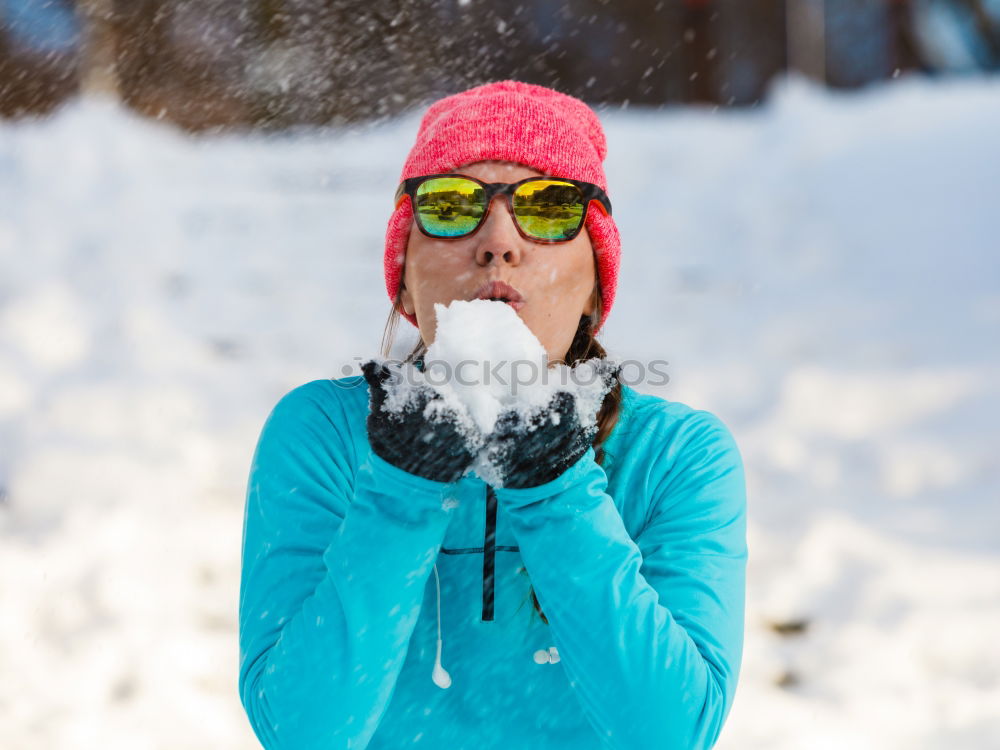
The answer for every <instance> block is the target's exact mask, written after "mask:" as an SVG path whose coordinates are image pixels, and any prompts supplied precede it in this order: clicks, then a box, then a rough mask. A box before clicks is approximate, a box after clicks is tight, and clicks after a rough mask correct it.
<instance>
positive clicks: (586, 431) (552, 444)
mask: <svg viewBox="0 0 1000 750" xmlns="http://www.w3.org/2000/svg"><path fill="white" fill-rule="evenodd" d="M591 363H592V364H593V365H594V367H595V370H596V373H597V376H598V377H599V378H600V379H601V383H600V385H597V386H596V387H597V392H596V395H597V396H599V397H600V398H603V396H604V395H605V394H607V392H608V391H609V390H610V389H611V387H612V384H613V382H614V379H615V378H616V377H617V375H618V371H619V370H618V368H617V367H616V366H614V365H613V364H612V363H610V362H609V361H608V360H597V361H592V362H591ZM598 429H599V427H598V425H597V422H596V420H594V422H593V423H591V424H588V425H587V426H586V427H584V426H583V425H581V424H580V420H579V419H578V417H577V408H576V397H575V396H573V394H571V393H568V392H567V391H559V392H557V393H556V394H555V396H553V397H552V399H551V400H550V401H549V402H548V404H546V405H545V406H544V407H542V408H541V409H538V410H535V411H533V412H530V413H529V414H528V416H527V417H526V418H525V417H524V416H522V415H521V413H520V412H518V411H517V410H515V409H507V410H506V411H504V412H502V413H501V414H500V416H499V417H497V421H496V426H495V427H494V428H493V432H492V433H491V434H490V437H489V438H488V440H487V444H486V447H485V449H484V450H485V457H486V461H487V462H488V463H489V464H490V465H491V467H492V468H493V470H494V471H495V472H496V473H497V474H499V478H498V481H502V483H503V485H502V486H504V487H510V488H511V489H523V488H525V487H537V486H539V485H541V484H545V483H546V482H551V481H552V480H553V479H555V478H556V477H558V476H559V475H560V474H562V473H563V472H564V471H566V469H568V468H569V467H570V466H572V465H573V464H575V463H576V462H577V461H579V460H580V458H581V457H582V456H583V454H584V453H586V452H587V449H588V448H590V446H591V444H592V443H593V442H594V438H595V437H597V432H598Z"/></svg>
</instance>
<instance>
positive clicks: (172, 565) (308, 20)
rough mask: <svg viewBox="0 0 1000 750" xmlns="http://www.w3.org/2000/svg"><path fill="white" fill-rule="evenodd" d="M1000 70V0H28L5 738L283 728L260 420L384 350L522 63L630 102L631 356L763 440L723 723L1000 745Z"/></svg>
mask: <svg viewBox="0 0 1000 750" xmlns="http://www.w3.org/2000/svg"><path fill="white" fill-rule="evenodd" d="M998 68H1000V0H785V1H782V0H697V1H696V0H686V1H685V0H659V1H657V0H646V1H645V2H632V1H619V2H611V1H610V0H604V1H601V0H536V1H535V2H530V3H527V2H526V3H520V4H518V3H512V2H506V3H501V2H497V1H496V0H451V1H449V2H444V1H443V0H433V1H427V2H412V3H399V2H383V1H382V0H373V1H371V2H365V3H346V2H338V1H333V0H330V1H328V2H305V0H258V1H256V2H252V1H250V0H245V1H239V0H201V1H200V2H192V1H188V2H181V1H180V0H177V1H173V2H171V1H166V0H164V1H154V0H130V1H129V2H123V1H121V0H119V1H115V0H79V1H78V2H72V1H71V0H0V636H2V637H0V670H2V674H3V675H4V677H5V679H4V680H2V681H0V737H2V738H3V739H2V745H3V747H4V748H5V750H6V749H7V748H12V749H13V750H29V749H30V750H38V749H39V748H46V749H48V748H70V747H72V748H79V747H96V746H100V747H103V748H108V749H109V750H110V749H113V748H119V747H120V748H129V750H145V749H146V748H149V749H150V750H153V749H156V750H159V749H160V748H163V749H164V750H167V749H170V750H173V749H174V748H202V747H213V748H220V750H221V749H229V748H232V749H233V750H237V749H240V750H243V749H249V748H253V747H258V744H257V742H256V740H255V738H254V737H253V734H252V731H251V729H250V727H249V724H248V722H247V720H246V717H245V715H244V713H243V709H242V706H241V705H240V702H239V696H238V692H237V676H238V675H237V672H238V663H239V649H238V642H237V625H238V623H237V604H238V587H239V572H240V545H241V532H242V521H243V502H244V493H245V491H246V480H247V475H248V472H249V467H250V460H251V456H252V452H253V449H254V446H255V444H256V440H257V437H258V435H259V432H260V429H261V427H262V426H263V423H264V420H265V418H266V417H267V415H268V413H269V411H270V409H271V408H272V407H273V405H274V404H275V403H276V402H277V400H278V399H279V398H280V397H281V396H282V395H283V394H284V393H286V392H287V391H288V390H290V389H291V388H293V387H295V386H297V385H300V384H302V383H304V382H307V381H309V380H313V379H318V378H326V377H341V376H343V375H346V374H353V373H356V372H357V364H358V362H359V361H360V360H361V358H367V357H369V356H372V355H374V354H376V353H377V351H378V348H379V345H380V342H381V338H382V334H383V329H384V326H385V323H386V319H387V316H388V312H389V309H390V302H389V299H388V297H387V296H386V292H385V285H384V280H383V275H382V252H383V244H382V243H383V237H384V233H385V224H386V220H387V219H388V216H389V213H390V211H391V208H392V195H393V192H394V190H395V188H396V181H397V179H398V176H399V170H400V168H401V166H402V163H403V160H404V159H405V156H406V153H407V152H408V150H409V148H410V146H411V144H412V142H413V139H414V137H415V135H416V129H417V125H418V123H419V119H420V116H421V115H422V113H423V111H424V109H425V108H426V106H427V105H428V104H429V103H430V102H432V101H433V100H434V99H436V98H438V97H440V96H443V95H446V94H449V93H453V92H455V91H458V90H461V89H464V88H467V87H469V86H473V85H476V84H479V83H483V82H486V81H489V80H498V79H502V78H516V79H520V80H524V81H530V82H534V83H541V84H544V85H548V86H552V87H554V88H558V89H559V90H561V91H565V92H567V93H570V94H573V95H576V96H578V97H580V98H582V99H584V100H585V101H587V102H588V103H589V104H590V105H591V106H593V107H594V108H595V110H597V111H598V112H599V114H600V116H601V119H602V121H603V122H604V124H605V127H606V132H607V137H608V145H609V153H608V159H607V162H606V169H607V174H608V181H609V194H610V196H611V198H612V200H613V202H614V206H615V216H616V219H617V223H618V226H619V229H620V230H621V233H622V238H623V259H622V271H621V279H620V282H619V287H618V289H619V291H618V298H617V300H616V302H615V308H614V310H613V312H612V314H611V315H610V317H609V319H608V323H607V325H606V327H605V329H604V331H603V332H602V334H601V340H602V342H603V343H604V345H605V347H606V348H607V349H608V350H609V353H610V354H611V355H612V356H614V357H618V358H621V359H661V360H662V359H666V360H668V361H669V363H670V365H669V367H668V371H669V374H670V378H671V380H670V383H668V384H667V385H666V386H659V387H653V386H648V387H647V386H644V385H643V384H642V383H639V384H637V385H635V386H634V387H636V388H637V390H640V391H644V392H649V393H655V394H656V395H659V396H661V397H663V398H667V399H671V400H675V401H681V402H684V403H687V404H689V405H691V406H694V407H695V408H702V409H707V410H709V411H712V412H714V413H715V414H717V415H718V416H720V417H721V418H722V419H723V420H724V421H725V422H726V423H727V425H729V426H730V428H731V429H732V431H733V433H734V434H735V436H736V438H737V441H738V444H739V446H740V449H741V452H742V454H743V458H744V463H745V465H746V469H747V480H748V495H749V506H750V520H749V531H748V534H749V540H748V542H749V547H750V559H749V563H748V591H747V622H746V642H745V650H744V658H743V666H742V673H741V678H740V684H739V690H738V692H737V697H736V702H735V705H734V708H733V710H732V713H731V715H730V717H729V719H728V721H727V723H726V727H725V729H724V730H723V734H722V738H721V739H720V742H719V744H718V745H717V747H718V748H720V750H728V749H730V748H732V749H734V750H735V748H740V749H741V750H753V749H754V748H760V749H761V750H764V749H765V748H766V749H767V750H805V749H809V750H826V749H827V748H830V749H831V750H832V749H833V748H836V749H837V750H840V748H844V747H850V748H852V750H867V749H868V748H871V749H872V750H895V749H896V748H899V750H902V749H903V748H905V749H906V750H938V749H940V750H944V749H945V748H947V749H948V750H952V749H953V748H956V747H957V748H963V750H987V749H989V750H993V749H994V748H996V747H997V738H998V737H1000V712H998V711H997V708H996V707H997V706H998V705H1000V649H997V648H996V644H995V634H996V633H997V632H1000V542H998V530H1000V462H998V461H997V460H996V448H995V446H996V445H997V444H998V438H1000V434H998V432H1000V431H998V430H997V427H996V417H997V415H1000V386H998V383H1000V356H998V355H1000V352H998V348H997V344H996V342H997V341H1000V262H998V260H997V258H998V254H997V249H998V247H1000V243H998V239H997V235H998V224H1000V211H998V209H997V195H998V188H1000V139H998V137H997V134H998V133H1000V77H998V76H997V71H998ZM400 325H401V328H400V331H399V336H398V340H397V351H398V352H403V351H407V350H408V349H409V347H410V345H411V344H412V343H413V341H414V336H415V329H413V328H412V327H411V326H409V325H408V324H407V323H406V322H405V321H403V322H401V324H400ZM535 666H536V665H534V663H533V662H532V663H530V664H526V666H525V668H526V669H530V668H533V667H535ZM434 689H436V688H434V686H433V685H432V684H431V682H430V681H429V680H428V690H434Z"/></svg>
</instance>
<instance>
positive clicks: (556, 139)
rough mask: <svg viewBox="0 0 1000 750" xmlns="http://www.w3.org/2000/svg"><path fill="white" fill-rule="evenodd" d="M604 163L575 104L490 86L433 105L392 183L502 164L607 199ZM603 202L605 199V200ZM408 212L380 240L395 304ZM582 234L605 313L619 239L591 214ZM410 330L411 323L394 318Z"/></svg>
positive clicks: (589, 123) (602, 147) (586, 113)
mask: <svg viewBox="0 0 1000 750" xmlns="http://www.w3.org/2000/svg"><path fill="white" fill-rule="evenodd" d="M606 155H607V142H606V140H605V137H604V129H603V128H602V127H601V122H600V120H598V118H597V114H596V113H595V112H594V111H593V110H592V109H591V108H590V107H589V106H587V104H585V103H584V102H582V101H581V100H579V99H577V98H576V97H573V96H569V95H568V94H563V93H562V92H559V91H556V90H555V89H550V88H547V87H545V86H539V85H536V84H531V83H524V82H521V81H510V80H507V81H498V82H495V83H488V84H484V85H482V86H476V87H475V88H471V89H468V90H466V91H462V92H460V93H457V94H452V95H451V96H447V97H445V98H443V99H439V100H438V101H436V102H434V103H433V104H432V105H431V106H430V107H429V108H428V110H427V112H426V113H425V114H424V117H423V119H422V120H421V123H420V127H419V129H418V131H417V139H416V143H415V144H414V145H413V148H412V149H411V150H410V153H409V156H408V157H407V159H406V163H405V164H404V165H403V170H402V172H401V173H400V177H399V181H400V182H402V181H403V180H405V179H407V178H410V177H417V176H420V175H425V174H436V173H441V172H451V171H455V170H456V169H457V168H458V167H461V166H464V165H466V164H470V163H472V162H477V161H488V160H499V161H510V162H517V163H519V164H523V165H525V166H527V167H531V168H533V169H535V170H537V171H539V172H542V173H544V174H547V175H553V176H558V177H567V178H569V179H575V180H585V181H587V182H592V183H594V184H595V185H598V186H600V187H601V188H602V189H604V191H605V192H608V187H607V179H606V177H605V175H604V168H603V166H602V163H603V161H604V158H605V156H606ZM609 194H610V193H609ZM412 220H413V209H412V206H411V204H410V201H409V200H404V201H402V202H401V203H400V204H399V206H398V207H397V208H396V209H395V210H394V211H393V212H392V215H391V216H390V217H389V224H388V228H387V229H386V235H385V259H384V265H385V286H386V291H387V292H388V294H389V299H390V300H395V298H396V294H397V292H398V290H399V283H400V279H401V277H402V274H403V265H404V262H405V257H406V244H407V240H408V239H409V234H410V226H411V223H412ZM586 228H587V233H588V234H589V236H590V241H591V245H592V246H593V248H594V255H595V260H596V265H597V272H598V277H599V279H600V283H601V293H602V307H603V314H602V316H601V320H600V321H599V323H598V325H597V328H596V330H595V332H596V331H599V330H600V329H601V327H602V326H603V325H604V321H605V319H606V318H607V316H608V313H609V312H611V306H612V304H613V302H614V299H615V288H616V287H617V284H618V268H619V265H620V260H621V239H620V237H619V234H618V228H617V226H616V224H615V221H614V219H612V218H611V217H610V216H605V215H604V213H602V212H601V211H600V210H597V209H595V208H593V207H591V209H590V210H588V211H587V221H586ZM402 315H403V317H405V318H406V319H407V320H408V321H409V322H410V323H412V324H413V325H414V326H416V325H417V320H416V317H415V316H413V315H410V314H408V313H406V312H405V311H402Z"/></svg>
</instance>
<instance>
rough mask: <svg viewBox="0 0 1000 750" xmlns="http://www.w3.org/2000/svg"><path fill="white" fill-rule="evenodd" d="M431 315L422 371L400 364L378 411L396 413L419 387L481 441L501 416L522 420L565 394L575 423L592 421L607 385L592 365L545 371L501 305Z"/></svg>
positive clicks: (449, 308) (534, 343) (469, 304)
mask: <svg viewBox="0 0 1000 750" xmlns="http://www.w3.org/2000/svg"><path fill="white" fill-rule="evenodd" d="M434 311H435V313H436V316H437V330H436V332H435V335H434V341H433V343H432V344H431V345H430V347H429V348H428V350H427V353H426V354H425V355H424V369H423V372H421V371H420V370H418V369H417V368H416V367H415V366H413V365H404V367H405V368H406V369H405V372H404V373H403V376H404V377H403V378H402V382H400V383H399V384H398V385H397V387H396V388H394V389H392V392H390V394H389V395H388V397H387V399H386V406H385V408H387V409H390V410H396V409H401V408H402V407H403V406H404V405H405V404H406V403H407V401H408V400H409V398H410V395H411V394H410V393H409V392H410V391H412V387H413V386H420V385H426V386H429V387H431V388H433V389H434V390H435V391H437V392H438V393H439V394H441V398H442V401H441V402H432V405H436V406H437V407H440V408H448V407H450V408H452V409H454V411H455V412H456V413H457V414H458V415H459V416H460V418H461V419H463V420H464V421H466V423H467V424H466V426H467V427H468V428H469V429H470V431H472V427H473V426H475V427H476V428H478V430H479V431H480V432H481V434H483V435H488V434H489V433H491V432H492V431H493V428H494V426H495V424H496V420H497V417H498V416H499V415H500V414H501V412H503V411H505V410H507V409H516V410H517V411H518V412H520V413H521V415H522V416H524V417H527V416H528V415H529V414H530V413H532V412H535V411H538V410H539V409H541V408H542V407H544V406H545V405H546V404H547V403H548V402H549V401H550V400H551V399H552V398H553V396H554V395H555V394H556V393H557V392H558V391H567V392H569V393H570V394H572V395H573V396H574V397H575V401H576V409H577V418H578V419H579V421H580V424H581V425H583V426H584V427H588V426H591V425H592V424H593V423H594V421H595V419H596V415H597V411H598V409H599V408H600V405H601V402H602V401H603V399H604V396H605V394H606V393H607V386H606V385H605V383H604V380H603V379H602V377H601V373H600V372H599V371H598V368H597V367H595V366H594V361H593V360H587V361H585V362H581V363H579V364H578V365H576V366H575V367H572V368H571V367H568V366H567V365H564V364H561V363H560V364H556V365H554V366H552V367H549V366H548V355H547V353H546V351H545V347H543V346H542V344H541V342H540V341H539V340H538V339H537V338H536V337H535V335H534V334H533V333H532V332H531V329H530V328H528V326H527V325H525V323H524V321H523V320H521V318H520V317H519V316H518V314H517V313H516V312H515V311H514V309H513V308H512V307H510V305H508V304H506V303H504V302H498V301H493V300H484V299H477V300H454V301H452V302H451V303H450V304H448V305H442V304H440V303H438V304H435V305H434ZM427 416H428V418H431V416H432V415H430V414H428V415H427Z"/></svg>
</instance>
